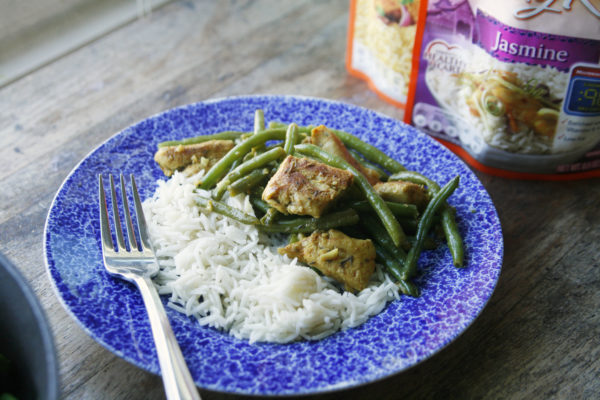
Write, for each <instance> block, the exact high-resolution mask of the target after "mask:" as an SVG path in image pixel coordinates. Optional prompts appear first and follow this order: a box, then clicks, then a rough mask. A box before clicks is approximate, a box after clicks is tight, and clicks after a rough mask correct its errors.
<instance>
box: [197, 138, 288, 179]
mask: <svg viewBox="0 0 600 400" xmlns="http://www.w3.org/2000/svg"><path fill="white" fill-rule="evenodd" d="M285 133H286V132H285V130H284V129H267V130H264V131H262V132H258V133H257V134H255V135H252V136H250V137H249V138H248V139H246V140H244V141H243V142H241V143H238V144H237V145H236V146H235V147H234V148H233V149H231V150H229V152H227V154H225V156H223V158H221V159H220V160H219V161H218V162H217V163H216V164H215V165H213V166H212V168H211V169H209V170H208V172H207V173H206V175H204V177H203V178H202V182H201V183H200V188H201V189H204V190H208V189H211V188H212V187H213V186H214V185H215V184H216V183H217V181H218V180H219V179H221V178H222V177H223V175H225V174H226V173H227V170H228V169H229V167H231V164H233V162H234V161H235V160H237V159H238V158H241V157H243V156H244V155H246V153H247V152H249V151H250V150H251V149H252V148H253V147H254V146H257V145H259V144H264V143H265V142H266V141H268V140H283V139H284V138H285Z"/></svg>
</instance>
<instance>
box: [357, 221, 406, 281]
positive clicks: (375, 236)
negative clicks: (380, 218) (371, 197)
mask: <svg viewBox="0 0 600 400" xmlns="http://www.w3.org/2000/svg"><path fill="white" fill-rule="evenodd" d="M360 226H361V227H362V228H363V229H364V230H365V231H367V232H368V233H369V237H370V238H371V239H372V240H373V241H375V243H377V244H378V245H379V246H381V247H382V248H383V249H385V251H386V252H387V253H389V254H390V255H391V256H392V257H393V259H394V260H396V261H397V262H399V263H401V264H402V263H404V260H406V252H404V250H402V249H401V248H400V247H397V246H396V245H394V243H393V242H392V239H391V238H390V235H388V233H387V231H386V230H385V229H384V227H383V226H382V225H380V224H379V223H377V222H374V221H365V220H363V219H361V222H360ZM399 274H400V276H401V278H399V279H403V280H404V279H408V273H407V271H406V269H405V268H404V267H403V266H402V267H401V268H399Z"/></svg>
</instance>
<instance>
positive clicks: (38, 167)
mask: <svg viewBox="0 0 600 400" xmlns="http://www.w3.org/2000/svg"><path fill="white" fill-rule="evenodd" d="M347 23H348V4H347V2H344V1H337V0H331V1H316V0H315V1H308V2H298V1H281V0H265V1H256V2H254V1H226V2H212V1H208V0H206V1H176V2H174V3H171V4H168V5H166V6H164V7H162V8H160V9H158V10H154V12H153V13H152V14H151V15H149V16H146V17H144V18H141V19H138V20H135V21H133V22H131V23H129V24H127V25H125V26H123V27H121V28H119V29H118V30H116V31H113V32H111V33H109V34H107V35H105V36H104V37H102V38H100V39H98V40H96V41H94V42H92V43H90V44H88V45H86V46H84V47H82V48H80V49H78V50H76V51H74V52H72V53H70V54H68V55H66V56H63V57H61V58H60V59H58V60H56V61H55V62H53V63H51V64H49V65H47V66H45V67H43V68H40V69H38V70H36V71H35V72H32V73H30V74H28V75H26V76H25V77H23V78H22V79H19V80H17V81H15V82H13V83H12V84H10V85H8V86H6V87H4V88H2V89H1V90H0V132H1V133H0V159H1V160H2V169H1V171H0V188H1V190H0V251H1V252H3V253H5V254H6V255H7V256H8V257H9V258H10V259H12V260H13V261H14V262H15V263H16V264H17V265H18V267H19V268H20V270H21V271H22V272H23V274H24V275H25V276H26V278H27V279H28V280H29V282H30V283H31V285H32V286H33V288H34V289H35V292H36V293H37V295H38V296H39V298H40V300H41V302H42V304H43V307H44V309H45V311H46V312H47V314H48V317H49V320H50V323H51V325H52V328H53V331H54V335H55V340H56V345H57V350H58V354H59V358H60V373H61V377H62V393H63V396H64V398H66V399H82V398H83V399H159V398H163V396H164V394H163V390H162V383H161V379H160V378H159V377H158V376H155V375H152V374H149V373H147V372H145V371H142V370H140V369H138V368H137V367H134V366H133V365H130V364H128V363H127V362H125V361H123V360H122V359H120V358H118V357H116V356H115V355H113V354H112V353H110V352H109V351H107V350H105V349H104V348H103V347H101V346H100V345H99V344H98V343H96V342H95V341H94V340H92V339H91V338H90V337H89V336H88V335H87V334H86V333H85V332H84V331H83V330H82V329H81V328H80V327H79V325H78V324H77V323H76V322H75V321H74V320H73V319H72V318H71V316H70V315H69V314H67V312H66V311H65V309H64V308H63V307H62V305H61V304H60V303H59V301H58V298H57V296H56V294H55V293H54V291H53V289H52V286H51V283H50V282H49V279H48V275H47V273H46V271H45V266H44V256H43V249H42V232H43V229H44V222H45V219H46V215H47V213H48V209H49V207H50V204H51V201H52V199H53V196H54V195H55V193H56V191H57V190H58V188H59V186H60V184H61V183H62V181H63V180H64V179H65V177H66V176H67V174H68V173H69V171H71V169H72V168H73V167H74V166H75V165H76V164H77V162H78V161H79V160H81V159H82V158H83V157H85V156H86V154H87V153H88V152H90V151H91V150H92V149H93V148H95V147H96V146H97V145H99V144H100V143H102V142H103V141H104V140H105V139H107V138H108V137H109V136H111V135H113V134H114V133H115V132H118V131H120V130H122V129H123V128H125V127H127V126H129V125H131V124H133V123H135V122H137V121H139V120H141V119H144V118H146V117H148V116H150V115H152V114H155V113H157V112H160V111H162V110H165V109H168V108H172V107H175V106H179V105H182V104H186V103H191V102H196V101H200V100H204V99H208V98H213V97H222V96H229V95H239V94H256V93H263V94H294V95H308V96H316V97H324V98H330V99H336V100H341V101H345V102H348V103H353V104H357V105H360V106H365V107H369V108H372V109H375V110H378V111H381V112H383V113H385V114H388V115H390V116H392V117H396V118H399V119H401V118H402V111H401V110H399V109H396V108H394V107H393V106H390V105H388V104H386V103H384V102H383V101H382V100H380V99H379V98H378V97H377V96H376V95H374V94H373V93H372V92H370V91H369V90H368V88H367V86H366V84H364V83H363V82H361V81H359V80H357V79H354V78H352V77H350V76H349V75H348V74H347V72H346V70H345V67H344V57H345V43H346V28H347ZM477 175H478V176H479V178H480V179H481V181H482V182H483V184H484V186H485V187H486V188H487V190H488V191H489V193H490V195H491V197H492V199H493V200H494V202H495V204H496V207H497V209H498V212H499V215H500V220H501V223H502V227H503V232H504V240H505V259H504V266H503V270H502V274H501V277H500V280H499V283H498V285H497V288H496V290H495V292H494V294H493V296H492V298H491V300H490V302H489V303H488V305H487V307H486V308H485V309H484V311H483V313H482V314H481V315H480V317H479V318H478V319H477V320H476V321H475V322H474V323H473V325H472V326H471V327H470V328H469V329H468V330H467V331H466V332H465V333H464V334H463V335H461V336H460V337H459V338H458V339H457V340H456V341H455V342H454V343H452V344H451V345H450V346H448V347H447V348H445V349H444V350H442V351H441V352H440V353H438V354H437V355H435V356H433V357H432V358H430V359H429V360H427V361H425V362H423V363H422V364H420V365H418V366H416V367H414V368H412V369H410V370H408V371H406V372H404V373H401V374H398V375H396V376H393V377H390V378H388V379H385V380H383V381H380V382H376V383H373V384H369V385H366V386H363V387H359V388H356V389H354V390H350V391H344V392H337V393H330V394H326V395H324V396H319V397H317V398H328V399H332V398H344V399H362V398H372V399H400V398H417V399H422V398H458V399H469V398H485V399H495V398H498V399H531V398H544V399H545V398H563V399H566V398H568V399H592V398H598V396H600V312H599V310H600V265H599V261H600V256H599V253H600V252H599V250H598V249H599V245H598V244H599V243H600V228H599V226H600V200H599V199H600V182H599V181H598V179H595V180H587V181H572V182H535V181H514V180H505V179H501V178H497V177H494V176H489V175H485V174H483V173H477ZM202 394H203V396H204V398H205V399H225V398H226V399H229V398H237V397H236V396H230V395H223V394H218V393H211V392H203V393H202Z"/></svg>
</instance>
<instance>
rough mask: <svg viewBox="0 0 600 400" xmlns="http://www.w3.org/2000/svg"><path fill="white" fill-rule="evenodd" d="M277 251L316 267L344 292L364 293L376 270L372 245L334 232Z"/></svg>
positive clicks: (308, 238)
mask: <svg viewBox="0 0 600 400" xmlns="http://www.w3.org/2000/svg"><path fill="white" fill-rule="evenodd" d="M278 251H279V253H280V254H286V255H288V256H289V257H292V258H298V260H299V261H300V262H303V263H306V264H308V265H310V266H312V267H314V268H317V269H318V270H319V271H321V272H322V273H323V274H324V275H326V276H329V277H331V278H333V279H335V280H337V281H339V282H342V283H343V284H344V285H345V286H346V288H347V289H352V290H363V289H364V288H365V287H367V284H368V283H369V279H370V278H371V275H372V274H373V271H375V246H374V245H373V243H372V242H371V240H369V239H366V240H363V239H354V238H351V237H349V236H347V235H345V234H344V233H342V232H340V231H338V230H335V229H330V230H329V231H327V232H321V231H316V232H313V233H312V234H311V235H310V236H308V237H305V238H302V239H300V240H299V241H297V242H294V243H290V244H288V245H287V246H285V247H281V248H279V250H278Z"/></svg>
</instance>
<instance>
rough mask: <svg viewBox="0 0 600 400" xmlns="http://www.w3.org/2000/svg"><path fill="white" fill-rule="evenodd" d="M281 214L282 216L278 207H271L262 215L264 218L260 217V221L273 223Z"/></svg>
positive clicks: (267, 223) (265, 223)
mask: <svg viewBox="0 0 600 400" xmlns="http://www.w3.org/2000/svg"><path fill="white" fill-rule="evenodd" d="M280 216H281V213H280V212H279V211H277V209H276V208H273V207H271V208H269V209H268V210H267V212H266V213H265V215H263V216H262V218H261V219H260V223H261V224H262V225H271V224H272V223H274V222H275V221H276V220H277V218H279V217H280Z"/></svg>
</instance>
